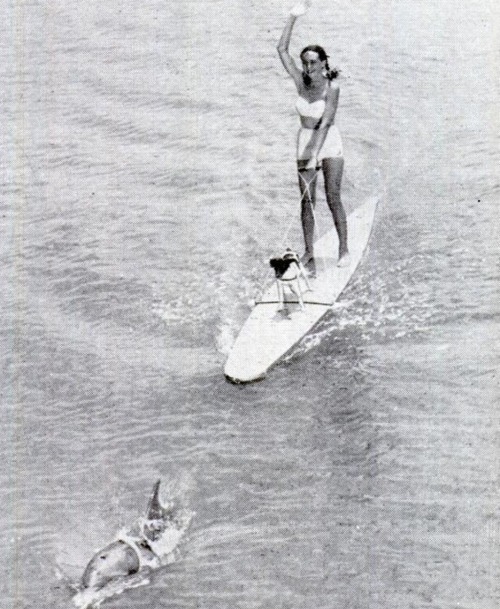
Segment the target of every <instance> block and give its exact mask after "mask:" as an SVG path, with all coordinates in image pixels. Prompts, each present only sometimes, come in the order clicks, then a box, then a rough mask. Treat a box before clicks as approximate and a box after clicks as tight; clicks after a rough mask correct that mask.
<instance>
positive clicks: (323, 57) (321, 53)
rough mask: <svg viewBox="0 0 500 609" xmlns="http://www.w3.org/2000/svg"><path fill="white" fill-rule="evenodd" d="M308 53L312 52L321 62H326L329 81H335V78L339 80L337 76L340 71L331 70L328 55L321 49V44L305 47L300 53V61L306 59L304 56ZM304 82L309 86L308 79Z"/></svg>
mask: <svg viewBox="0 0 500 609" xmlns="http://www.w3.org/2000/svg"><path fill="white" fill-rule="evenodd" d="M308 51H312V52H313V53H316V54H317V55H318V57H319V60H320V61H325V62H326V63H325V68H326V77H327V78H328V79H329V80H334V79H335V78H337V76H338V75H339V70H338V69H337V68H333V69H332V68H330V66H329V65H328V55H327V54H326V51H325V49H324V48H323V47H320V46H319V44H310V45H309V46H307V47H304V48H303V49H302V51H301V53H300V59H302V58H303V57H304V55H305V54H306V53H307V52H308ZM306 76H307V74H305V75H304V77H306ZM304 82H305V84H306V85H307V84H309V83H307V82H306V79H305V78H304Z"/></svg>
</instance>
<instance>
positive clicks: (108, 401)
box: [0, 0, 500, 609]
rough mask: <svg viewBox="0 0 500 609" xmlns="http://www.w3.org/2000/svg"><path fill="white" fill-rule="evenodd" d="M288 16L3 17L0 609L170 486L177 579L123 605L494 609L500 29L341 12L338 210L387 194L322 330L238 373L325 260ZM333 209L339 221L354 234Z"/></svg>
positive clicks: (337, 8) (179, 9)
mask: <svg viewBox="0 0 500 609" xmlns="http://www.w3.org/2000/svg"><path fill="white" fill-rule="evenodd" d="M287 8H288V4H286V3H285V2H276V3H274V4H272V5H271V4H269V3H265V4H264V5H260V4H258V3H254V2H241V1H240V0H235V1H234V2H229V1H228V0H215V1H212V2H208V1H201V0H191V1H189V2H187V1H182V2H179V3H177V4H175V3H160V2H155V1H154V0H146V1H145V2H143V3H141V4H140V5H139V4H137V5H130V3H125V2H123V1H121V0H118V1H116V0H115V1H114V2H109V1H107V0H102V1H101V2H99V3H97V2H90V3H77V2H74V1H73V0H66V1H65V2H61V1H60V0H55V1H54V2H51V3H50V4H47V3H42V2H40V1H33V0H31V1H29V0H28V1H27V2H24V3H13V2H9V3H7V5H6V6H4V7H3V8H2V19H1V21H0V23H1V24H2V25H1V26H0V27H1V28H2V36H0V59H1V61H0V84H1V86H0V95H1V103H0V113H1V118H2V125H3V129H2V135H3V142H2V144H3V145H2V154H1V156H0V228H1V231H2V239H1V241H0V262H1V263H0V280H1V285H2V291H1V297H0V364H1V370H2V375H1V384H0V399H1V405H2V411H3V425H2V431H1V432H0V434H1V435H0V440H1V441H0V458H1V462H2V467H1V468H0V497H1V505H2V510H1V512H0V514H1V515H0V538H1V539H2V542H3V546H4V551H5V553H6V556H5V560H4V563H3V566H2V567H0V598H1V599H2V602H1V605H2V607H8V608H14V607H15V608H16V609H17V608H22V609H28V608H32V607H37V608H39V607H51V608H59V607H60V608H67V607H68V606H69V604H70V601H69V594H68V591H67V590H66V589H65V588H64V586H63V585H62V584H61V582H60V581H58V579H57V577H56V575H55V570H56V568H57V567H58V566H59V567H62V568H63V569H65V570H66V572H68V573H69V574H71V576H76V575H77V574H78V573H80V572H81V571H82V570H83V568H84V566H85V563H86V561H87V560H88V559H89V558H90V556H91V555H92V554H93V552H94V550H95V549H97V548H99V547H101V546H103V545H104V544H105V543H107V542H108V540H109V539H110V538H111V537H112V535H113V534H114V532H115V531H116V530H117V529H118V528H119V527H120V526H122V525H124V524H127V523H128V522H130V521H131V520H133V519H134V518H135V517H136V516H137V515H138V514H139V513H141V512H142V510H143V508H144V506H145V501H146V498H147V495H148V493H149V490H150V487H151V484H152V482H153V481H154V480H155V479H156V478H162V480H163V482H164V494H165V495H168V496H172V497H174V496H175V497H177V498H178V499H179V501H181V502H182V503H184V504H185V505H186V506H187V507H189V508H190V509H192V510H194V511H195V512H196V516H195V518H194V521H193V525H192V527H191V531H190V535H189V537H188V539H186V541H185V543H184V544H183V547H182V553H183V557H182V560H180V561H179V562H177V563H175V564H174V565H172V566H171V567H169V568H168V569H167V570H164V571H161V572H159V573H157V574H156V575H155V576H154V577H153V578H152V582H151V584H150V585H149V586H148V587H145V588H141V589H138V590H132V591H129V592H127V593H125V594H123V595H121V596H119V597H117V598H116V599H113V600H112V601H109V602H108V603H107V606H110V607H116V608H118V607H120V608H128V607H144V608H146V607H147V608H153V607H154V608H155V609H156V608H159V607H165V608H166V607H172V608H179V607H186V608H189V609H195V608H204V609H215V608H217V609H234V608H236V607H237V608H239V609H257V608H264V607H266V608H267V607H269V608H270V607H272V608H273V609H292V608H293V609H306V608H307V609H309V608H310V607H317V608H318V609H332V608H333V607H339V608H340V607H342V609H361V608H365V607H370V609H375V608H377V609H378V608H380V609H388V608H390V609H392V608H394V609H396V608H397V609H424V608H425V609H428V608H433V609H448V608H450V609H451V608H452V607H453V608H454V609H457V608H459V609H494V608H496V607H498V605H499V603H500V589H499V582H500V560H499V509H498V505H499V496H498V482H499V480H498V476H499V458H498V455H499V454H500V453H499V414H498V402H499V387H498V364H499V353H498V341H499V334H500V332H499V312H500V309H499V306H498V302H499V267H498V241H499V228H498V227H499V224H498V211H497V210H498V204H499V202H500V180H499V176H498V166H499V157H500V154H499V150H500V147H499V131H500V129H499V127H500V124H499V122H500V121H499V115H498V102H499V83H498V78H497V74H498V61H499V57H498V52H499V49H498V23H500V21H499V19H500V14H499V9H498V6H497V4H496V3H493V2H492V1H490V0H471V1H470V2H468V3H464V4H463V3H460V2H458V0H443V2H441V3H436V2H430V0H422V2H419V3H415V2H411V1H410V0H396V1H395V2H392V3H389V4H386V5H384V6H381V5H380V3H374V2H373V1H371V0H360V1H359V2H357V3H356V5H355V6H354V5H353V4H352V3H350V2H347V1H346V0H339V2H336V3H329V2H322V1H320V0H316V2H315V4H314V6H313V7H312V9H311V10H310V11H309V13H308V14H307V16H306V17H304V18H303V19H302V20H301V21H300V22H299V23H298V25H297V27H296V30H295V35H294V39H293V44H292V50H293V52H294V53H295V54H296V55H297V54H298V52H299V50H300V48H301V47H302V46H305V44H308V43H310V42H318V43H319V44H323V45H324V46H325V47H326V48H327V49H328V51H329V53H330V55H331V56H332V63H333V64H337V65H339V66H340V67H341V69H342V75H341V83H340V84H341V101H340V110H339V114H338V121H337V122H338V124H339V128H340V129H341V132H342V134H343V138H344V144H345V148H346V174H345V179H344V200H345V203H346V206H347V207H348V208H349V209H353V208H355V207H356V205H358V204H359V203H360V202H361V201H362V200H363V198H364V197H366V196H368V195H371V194H378V195H379V196H380V198H381V202H380V206H379V210H378V216H377V221H376V226H375V229H374V232H373V234H372V239H371V243H370V249H369V252H368V255H367V256H366V258H365V260H364V262H363V264H362V266H361V267H360V269H359V271H358V272H357V273H356V275H355V277H354V279H353V281H352V283H351V284H350V285H349V287H348V288H347V289H346V291H345V292H344V294H343V296H342V297H341V299H340V300H339V302H338V304H337V306H336V307H335V308H334V309H333V311H332V313H331V314H330V315H329V316H328V317H327V318H326V319H325V321H324V322H323V323H322V324H321V325H320V326H319V327H318V328H317V329H316V330H315V331H314V333H312V334H310V335H309V336H307V337H306V339H305V340H304V341H303V342H302V343H301V344H300V345H299V346H298V347H297V348H296V349H295V350H294V352H293V353H292V354H291V356H290V357H289V358H288V359H287V361H286V362H284V363H283V364H281V365H280V366H278V367H277V368H275V369H274V370H273V371H272V372H271V373H270V374H269V377H268V378H267V379H266V380H265V381H264V382H261V383H258V384H255V385H250V386H233V385H231V384H229V383H227V382H226V381H225V380H224V378H223V375H222V368H223V364H224V361H225V357H226V355H227V353H228V350H229V348H230V346H231V343H232V341H233V340H234V337H235V336H236V334H237V332H238V330H239V328H240V327H241V324H242V323H243V321H244V319H245V317H246V316H247V315H248V312H249V305H248V302H249V300H250V299H251V298H252V297H253V296H254V295H255V293H256V291H257V290H258V289H259V286H260V284H261V282H262V280H263V278H264V277H265V275H266V273H267V267H266V260H267V258H269V256H270V255H271V254H273V253H275V249H276V247H277V245H280V246H281V241H280V239H282V235H283V233H284V229H285V228H290V229H291V233H290V234H291V238H292V239H295V240H296V241H295V242H296V243H297V244H299V243H300V232H299V228H298V197H297V184H296V175H295V168H294V160H293V150H294V140H295V133H296V129H297V118H296V116H295V115H294V111H293V103H294V99H295V93H294V90H293V85H292V83H291V81H290V80H289V79H287V78H286V77H285V75H284V73H283V70H282V68H281V66H280V64H279V60H278V58H277V55H276V52H275V44H276V41H277V39H278V38H279V34H280V30H281V27H282V25H283V23H284V19H285V15H286V9H287ZM319 207H320V208H323V216H322V217H323V222H324V223H325V225H326V223H327V222H328V216H327V214H325V213H324V207H325V206H324V204H323V202H322V201H321V200H320V201H319Z"/></svg>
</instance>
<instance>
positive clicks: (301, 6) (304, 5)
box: [290, 0, 312, 17]
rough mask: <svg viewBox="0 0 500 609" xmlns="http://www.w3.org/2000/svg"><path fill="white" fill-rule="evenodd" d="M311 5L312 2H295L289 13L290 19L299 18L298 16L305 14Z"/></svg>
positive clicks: (305, 0)
mask: <svg viewBox="0 0 500 609" xmlns="http://www.w3.org/2000/svg"><path fill="white" fill-rule="evenodd" d="M311 4H312V0H301V1H300V2H297V4H296V5H295V6H294V7H293V8H292V10H291V11H290V15H292V17H300V15H303V14H304V13H305V12H307V9H308V8H310V6H311Z"/></svg>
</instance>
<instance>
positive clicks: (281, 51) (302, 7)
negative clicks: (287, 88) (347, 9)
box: [277, 0, 311, 87]
mask: <svg viewBox="0 0 500 609" xmlns="http://www.w3.org/2000/svg"><path fill="white" fill-rule="evenodd" d="M310 6H311V0H304V1H303V2H299V3H298V4H296V5H295V6H294V7H293V8H292V10H291V11H290V15H289V16H288V19H287V22H286V24H285V27H284V29H283V33H282V34H281V38H280V40H279V42H278V46H277V49H278V55H279V56H280V59H281V63H282V64H283V66H284V68H285V70H286V71H287V72H288V74H290V76H291V77H292V78H293V80H294V81H295V84H296V85H297V87H299V86H300V83H301V81H302V72H301V71H300V70H299V68H298V67H297V66H296V64H295V62H294V60H293V59H292V57H291V56H290V53H289V52H288V48H289V46H290V39H291V37H292V30H293V26H294V25H295V21H296V20H297V17H299V16H300V15H303V14H304V13H305V12H306V11H307V9H308V8H309V7H310Z"/></svg>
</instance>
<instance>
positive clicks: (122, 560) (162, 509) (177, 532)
mask: <svg viewBox="0 0 500 609" xmlns="http://www.w3.org/2000/svg"><path fill="white" fill-rule="evenodd" d="M180 527H182V524H181V525H179V523H178V522H177V521H176V518H175V510H174V506H173V504H168V505H167V506H164V505H162V503H161V501H160V480H157V481H156V482H155V484H154V486H153V491H152V493H151V497H150V499H149V501H148V505H147V509H146V514H145V516H144V517H143V518H140V519H139V520H138V521H137V522H136V523H135V524H134V525H133V526H132V528H130V529H128V530H127V531H121V532H120V533H119V534H118V536H117V538H116V539H115V541H113V542H111V543H110V544H108V545H107V546H105V547H104V548H103V549H102V550H99V552H96V554H94V556H93V557H92V558H91V560H90V562H89V563H88V565H87V567H86V568H85V571H84V573H83V576H82V579H81V586H80V591H81V592H82V591H85V590H90V589H91V590H93V591H98V590H100V589H101V588H103V587H104V586H105V585H106V584H108V583H109V582H111V581H113V580H114V579H116V578H118V577H123V576H127V575H133V574H134V573H138V572H139V571H141V570H142V569H143V568H145V567H149V568H158V567H159V566H161V565H162V564H165V563H164V562H163V561H162V558H163V556H162V555H161V554H162V553H164V552H163V550H164V548H163V547H161V546H160V542H161V538H162V535H164V534H165V532H167V531H168V532H169V534H170V537H171V539H172V542H171V544H170V545H171V546H173V547H171V548H170V547H169V550H170V551H174V550H175V546H176V545H177V543H178V541H179V539H180V537H181V536H182V533H183V532H184V528H180ZM160 547H161V552H160V550H159V548H160Z"/></svg>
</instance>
